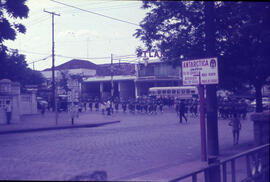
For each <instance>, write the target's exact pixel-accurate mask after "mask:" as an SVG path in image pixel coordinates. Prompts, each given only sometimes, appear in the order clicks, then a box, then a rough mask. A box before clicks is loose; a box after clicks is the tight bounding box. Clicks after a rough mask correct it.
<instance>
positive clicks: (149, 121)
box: [0, 112, 253, 181]
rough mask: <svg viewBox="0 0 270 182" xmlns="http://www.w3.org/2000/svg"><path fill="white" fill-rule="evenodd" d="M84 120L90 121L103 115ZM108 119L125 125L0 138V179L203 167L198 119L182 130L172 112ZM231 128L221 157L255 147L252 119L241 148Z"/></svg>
mask: <svg viewBox="0 0 270 182" xmlns="http://www.w3.org/2000/svg"><path fill="white" fill-rule="evenodd" d="M82 115H83V117H89V119H92V118H94V117H95V116H97V115H100V113H96V112H94V113H90V112H87V113H83V114H82ZM108 117H109V116H104V120H106V119H107V118H108ZM110 117H113V118H114V119H115V120H121V122H120V123H116V124H112V125H106V126H102V127H96V128H76V129H65V130H53V131H43V132H33V133H16V134H4V135H1V137H0V171H1V172H0V179H1V180H80V179H81V180H83V179H84V177H85V179H88V180H89V176H91V175H92V174H93V173H94V172H95V171H98V174H101V175H102V174H103V175H106V178H104V179H107V180H121V181H122V180H124V181H126V180H132V179H134V178H138V177H140V176H143V175H146V174H151V173H154V172H160V173H162V170H164V169H167V168H169V167H170V166H177V165H179V166H180V165H181V166H183V164H185V163H190V162H192V161H195V162H196V161H200V155H201V154H200V124H199V118H198V117H197V118H195V117H188V123H185V122H184V123H183V124H180V123H179V122H178V118H177V116H176V113H174V112H166V113H163V114H160V113H159V114H157V115H144V114H132V113H126V114H124V113H118V114H114V115H113V116H110ZM248 118H249V117H248ZM228 122H229V121H227V120H219V126H218V127H219V147H220V156H221V157H226V156H228V155H231V154H234V153H237V152H239V151H242V150H245V149H248V148H251V147H252V145H253V123H252V122H251V121H250V120H249V119H247V120H243V121H242V130H241V132H240V144H239V145H238V146H233V145H232V143H233V140H232V131H231V128H230V127H229V126H228ZM193 167H196V163H195V166H193ZM179 170H180V171H181V170H183V171H190V170H192V169H191V168H190V169H186V168H185V169H184V168H182V169H181V168H180V169H179ZM175 175H176V176H177V174H175ZM92 177H93V176H92ZM168 180H169V179H168Z"/></svg>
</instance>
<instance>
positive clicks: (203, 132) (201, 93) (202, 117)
mask: <svg viewBox="0 0 270 182" xmlns="http://www.w3.org/2000/svg"><path fill="white" fill-rule="evenodd" d="M198 90H199V97H200V127H201V160H202V161H206V160H207V153H206V130H205V112H204V110H205V109H204V108H205V105H204V85H202V84H201V73H199V85H198Z"/></svg>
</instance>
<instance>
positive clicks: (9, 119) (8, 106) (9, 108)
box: [5, 100, 12, 124]
mask: <svg viewBox="0 0 270 182" xmlns="http://www.w3.org/2000/svg"><path fill="white" fill-rule="evenodd" d="M5 111H6V116H7V124H10V121H11V114H12V106H11V103H10V101H9V100H8V101H7V102H6V107H5Z"/></svg>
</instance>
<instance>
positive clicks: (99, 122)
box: [0, 112, 120, 135]
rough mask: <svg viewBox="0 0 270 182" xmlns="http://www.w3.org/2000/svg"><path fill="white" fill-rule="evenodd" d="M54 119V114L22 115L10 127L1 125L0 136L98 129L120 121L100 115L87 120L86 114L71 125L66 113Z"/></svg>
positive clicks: (81, 114)
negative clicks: (88, 128)
mask: <svg viewBox="0 0 270 182" xmlns="http://www.w3.org/2000/svg"><path fill="white" fill-rule="evenodd" d="M55 118H56V117H55V113H52V112H47V113H45V115H43V116H42V115H41V114H33V115H24V116H22V117H21V120H20V121H13V122H11V124H10V125H7V124H3V123H1V124H0V135H1V134H8V133H23V132H34V131H47V130H57V129H70V128H85V127H98V126H103V125H107V124H114V123H119V122H120V120H116V119H115V118H112V117H104V116H102V115H101V114H100V113H93V114H91V118H89V116H88V117H87V115H86V113H80V114H79V117H78V118H75V119H74V124H73V125H72V123H71V118H70V116H69V114H68V113H66V112H61V113H58V119H57V123H56V119H55Z"/></svg>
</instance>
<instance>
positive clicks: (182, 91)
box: [149, 86, 198, 99]
mask: <svg viewBox="0 0 270 182" xmlns="http://www.w3.org/2000/svg"><path fill="white" fill-rule="evenodd" d="M149 95H150V96H162V97H164V96H171V97H174V98H181V99H188V98H192V97H197V96H198V89H197V87H195V86H178V87H151V88H149Z"/></svg>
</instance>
